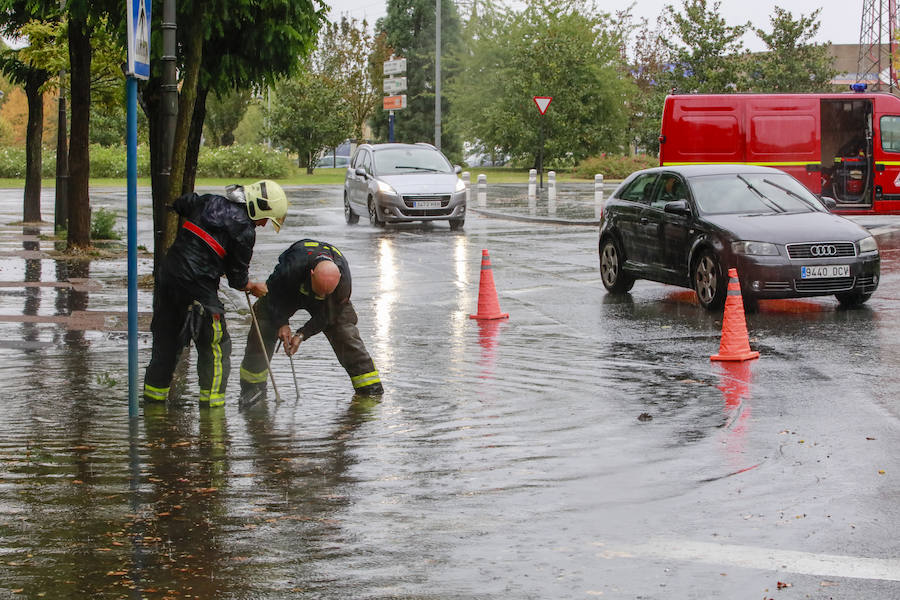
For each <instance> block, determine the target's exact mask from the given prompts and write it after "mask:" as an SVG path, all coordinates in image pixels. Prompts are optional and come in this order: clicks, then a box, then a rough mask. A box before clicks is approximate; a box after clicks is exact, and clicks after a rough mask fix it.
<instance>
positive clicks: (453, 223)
mask: <svg viewBox="0 0 900 600" xmlns="http://www.w3.org/2000/svg"><path fill="white" fill-rule="evenodd" d="M465 224H466V218H465V217H463V218H462V219H450V231H457V230H459V229H462V228H463V225H465Z"/></svg>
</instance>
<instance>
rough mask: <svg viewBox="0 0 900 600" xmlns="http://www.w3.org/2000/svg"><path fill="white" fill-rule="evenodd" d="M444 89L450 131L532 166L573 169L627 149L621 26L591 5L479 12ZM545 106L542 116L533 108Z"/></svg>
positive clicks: (539, 1)
mask: <svg viewBox="0 0 900 600" xmlns="http://www.w3.org/2000/svg"><path fill="white" fill-rule="evenodd" d="M477 18H478V19H479V21H480V22H479V23H478V24H471V23H470V27H471V28H472V29H471V32H472V33H471V36H472V37H471V41H470V43H469V44H468V46H469V49H468V50H467V51H466V52H465V53H462V54H460V55H459V56H458V57H457V60H458V61H459V64H460V69H459V74H458V76H456V77H455V78H453V79H452V80H451V81H450V82H449V85H448V94H449V95H450V97H451V99H452V106H453V108H454V112H453V121H454V122H455V123H457V124H458V126H459V128H460V129H461V130H462V131H463V132H465V135H466V136H467V137H468V138H469V139H477V140H480V141H481V142H482V143H483V144H484V145H485V146H486V147H487V148H489V149H498V150H501V151H503V152H507V153H510V154H512V155H513V156H515V157H517V158H520V159H524V160H531V161H536V157H537V154H538V151H539V148H540V131H541V128H542V127H543V129H544V135H545V139H544V161H545V164H547V163H548V162H549V163H550V164H552V161H553V160H566V161H571V160H574V161H579V160H581V159H583V158H585V157H587V156H589V155H591V154H593V153H596V152H598V151H601V150H611V151H613V150H621V149H623V148H624V146H625V144H627V142H628V138H627V137H626V134H625V130H626V124H627V122H628V121H627V115H626V102H627V100H628V99H629V98H630V97H631V96H632V94H633V92H634V86H633V84H632V82H631V81H630V80H629V78H628V77H626V76H625V75H626V68H625V64H624V60H623V58H622V54H621V48H622V44H623V39H622V31H621V29H620V24H619V23H618V22H617V21H616V19H615V18H613V17H612V16H611V15H609V14H607V13H602V12H600V11H598V10H597V9H596V6H595V5H594V4H593V3H592V2H585V1H582V0H562V1H551V0H546V1H545V0H533V1H532V2H530V3H529V4H528V5H527V6H526V8H525V10H524V11H523V12H522V13H517V14H509V13H505V12H503V11H485V13H483V14H482V15H479V16H477ZM534 96H552V97H553V101H552V103H551V104H550V107H549V109H548V110H547V112H546V114H545V115H544V116H541V115H540V113H539V112H538V110H537V107H536V106H535V103H534V101H533V100H532V98H533V97H534Z"/></svg>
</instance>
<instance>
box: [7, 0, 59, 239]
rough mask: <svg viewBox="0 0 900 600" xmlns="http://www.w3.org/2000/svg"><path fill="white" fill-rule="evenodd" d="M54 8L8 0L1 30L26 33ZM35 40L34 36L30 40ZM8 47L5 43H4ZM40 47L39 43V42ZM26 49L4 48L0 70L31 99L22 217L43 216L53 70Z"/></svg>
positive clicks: (37, 218) (31, 219)
mask: <svg viewBox="0 0 900 600" xmlns="http://www.w3.org/2000/svg"><path fill="white" fill-rule="evenodd" d="M49 14H50V9H49V8H48V7H47V6H46V5H45V4H44V3H41V2H30V1H25V0H15V1H13V0H8V1H5V2H2V3H0V33H2V34H3V35H5V36H7V37H23V36H25V35H26V34H25V33H23V28H24V27H26V26H27V25H28V24H29V23H30V22H31V21H32V20H40V19H43V18H46V17H47V16H48V15H49ZM30 41H31V43H35V41H34V40H30ZM4 47H5V45H4ZM37 47H39V46H37ZM27 51H28V47H27V46H26V48H24V49H18V50H11V49H8V48H7V49H4V50H2V51H0V72H2V73H4V74H5V75H6V76H7V77H8V78H9V79H10V80H11V81H12V82H14V83H17V84H20V85H22V86H23V87H24V89H25V96H26V98H27V100H28V122H27V125H26V138H25V192H24V196H23V199H22V213H23V216H22V219H23V220H24V221H26V222H37V221H40V220H41V168H42V157H41V141H42V139H43V135H44V98H43V96H44V94H43V92H44V85H45V84H46V83H47V81H48V80H49V79H50V77H51V73H50V72H49V71H48V70H46V69H44V68H43V67H42V66H41V65H38V64H35V63H34V62H33V61H32V60H29V58H28V56H27Z"/></svg>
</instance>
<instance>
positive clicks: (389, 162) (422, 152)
mask: <svg viewBox="0 0 900 600" xmlns="http://www.w3.org/2000/svg"><path fill="white" fill-rule="evenodd" d="M375 172H376V173H377V174H379V175H390V174H396V173H416V172H419V173H452V172H453V166H452V165H451V164H450V161H448V160H447V159H446V158H444V155H443V154H441V153H440V152H438V151H436V150H431V149H429V148H390V149H386V150H378V151H377V152H375Z"/></svg>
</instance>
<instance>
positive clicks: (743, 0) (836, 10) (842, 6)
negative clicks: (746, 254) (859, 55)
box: [325, 0, 863, 50]
mask: <svg viewBox="0 0 900 600" xmlns="http://www.w3.org/2000/svg"><path fill="white" fill-rule="evenodd" d="M626 1H627V0H626ZM325 2H326V4H328V5H329V6H330V7H331V12H330V13H329V17H330V18H331V20H333V21H336V20H338V19H340V17H341V15H344V14H346V15H348V16H350V17H355V18H357V19H360V20H362V19H363V18H365V19H366V20H368V21H369V23H370V24H374V23H375V21H376V20H377V19H378V18H379V17H383V16H384V14H385V6H386V4H387V2H386V0H325ZM598 4H599V5H600V7H601V10H605V11H608V12H615V11H616V10H618V9H620V8H621V7H623V6H626V2H609V1H608V0H606V1H604V0H598ZM667 4H672V5H673V6H675V7H676V9H680V8H681V6H682V3H681V0H638V1H637V2H636V3H635V5H634V9H633V10H632V14H634V15H635V17H638V18H640V17H646V18H647V19H648V20H649V21H650V23H651V24H655V23H656V18H657V17H658V16H659V15H660V14H661V13H662V10H663V7H664V6H666V5H667ZM513 5H515V4H513ZM707 5H708V6H710V7H712V5H713V2H712V0H709V1H708V2H707ZM862 5H863V0H841V1H838V0H790V1H789V2H787V1H785V0H781V1H779V2H772V1H770V0H722V2H721V4H720V6H719V13H720V14H721V15H722V17H723V18H724V19H725V21H726V23H728V24H729V25H737V24H739V23H744V22H745V21H750V22H752V23H753V25H754V26H755V27H759V28H760V29H766V30H768V29H769V27H770V22H769V17H770V16H771V15H772V14H773V12H774V8H775V6H780V7H782V8H784V9H785V10H788V11H790V12H791V14H793V15H794V19H797V18H798V17H799V16H800V15H801V14H802V15H809V14H810V13H812V11H814V10H816V9H817V8H819V7H820V6H821V7H822V12H821V14H820V15H819V23H820V27H819V35H818V37H817V39H816V40H815V41H816V42H831V43H833V44H856V43H858V42H859V29H860V21H861V19H862ZM744 45H745V46H746V47H747V48H749V49H750V50H762V49H764V46H763V44H762V42H761V41H760V40H759V38H758V37H757V36H756V35H755V34H750V35H748V36H747V37H746V38H745V39H744Z"/></svg>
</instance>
